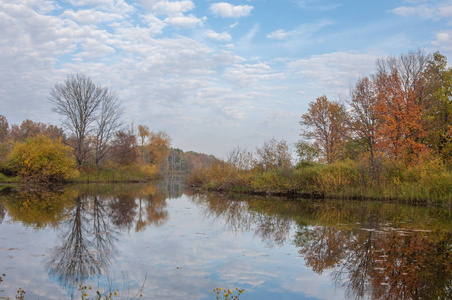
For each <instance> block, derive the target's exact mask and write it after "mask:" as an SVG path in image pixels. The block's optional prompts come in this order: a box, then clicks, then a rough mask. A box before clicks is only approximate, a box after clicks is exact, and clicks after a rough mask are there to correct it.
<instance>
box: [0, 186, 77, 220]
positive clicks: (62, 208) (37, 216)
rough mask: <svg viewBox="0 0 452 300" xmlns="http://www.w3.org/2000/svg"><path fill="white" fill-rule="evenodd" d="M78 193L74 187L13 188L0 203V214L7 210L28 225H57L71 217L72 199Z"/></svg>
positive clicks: (0, 217)
mask: <svg viewBox="0 0 452 300" xmlns="http://www.w3.org/2000/svg"><path fill="white" fill-rule="evenodd" d="M76 195H77V191H76V190H74V189H63V190H49V189H31V188H24V189H16V188H11V189H8V192H7V193H6V192H5V195H3V196H2V198H3V199H4V200H3V201H2V204H0V215H2V216H3V217H4V216H5V210H7V211H8V214H9V216H10V217H11V219H12V220H13V221H21V222H23V223H24V224H25V225H27V226H32V227H33V228H42V227H45V226H48V225H50V226H52V227H57V226H58V224H59V222H61V221H62V220H64V219H66V218H68V217H69V215H70V211H71V209H72V206H73V202H72V199H73V198H74V197H75V196H76ZM2 211H3V212H2ZM2 216H0V219H2V218H3V217H2ZM0 221H1V220H0ZM0 223H1V222H0Z"/></svg>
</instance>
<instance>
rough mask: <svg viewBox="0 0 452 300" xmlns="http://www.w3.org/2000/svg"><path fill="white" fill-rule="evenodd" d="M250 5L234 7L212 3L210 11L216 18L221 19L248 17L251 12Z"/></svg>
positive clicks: (228, 4) (225, 3) (223, 3)
mask: <svg viewBox="0 0 452 300" xmlns="http://www.w3.org/2000/svg"><path fill="white" fill-rule="evenodd" d="M253 8H254V7H253V6H250V5H237V6H234V5H232V4H230V3H227V2H220V3H213V4H212V5H210V11H211V12H212V13H213V14H214V15H217V16H220V17H223V18H239V17H246V16H248V15H249V14H250V13H251V11H252V10H253Z"/></svg>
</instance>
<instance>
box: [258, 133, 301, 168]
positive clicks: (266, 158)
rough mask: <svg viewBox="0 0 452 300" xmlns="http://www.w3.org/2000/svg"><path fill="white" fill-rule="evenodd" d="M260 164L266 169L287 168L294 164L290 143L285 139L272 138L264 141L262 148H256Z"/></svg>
mask: <svg viewBox="0 0 452 300" xmlns="http://www.w3.org/2000/svg"><path fill="white" fill-rule="evenodd" d="M256 153H257V156H258V164H259V165H261V166H262V167H263V168H264V169H265V170H267V171H268V170H280V169H287V168H290V167H291V166H292V157H291V155H290V151H289V144H288V143H287V142H286V141H285V140H283V139H282V140H280V141H278V140H277V139H275V138H271V139H270V140H269V141H266V142H264V145H262V147H260V148H256Z"/></svg>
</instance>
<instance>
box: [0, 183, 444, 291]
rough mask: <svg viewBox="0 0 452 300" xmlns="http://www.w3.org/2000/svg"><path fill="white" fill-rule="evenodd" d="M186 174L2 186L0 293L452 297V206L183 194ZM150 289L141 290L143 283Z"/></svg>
mask: <svg viewBox="0 0 452 300" xmlns="http://www.w3.org/2000/svg"><path fill="white" fill-rule="evenodd" d="M182 187H183V183H181V182H173V181H165V182H162V183H160V184H159V185H115V186H109V185H100V186H93V185H86V186H71V187H65V188H62V189H60V190H58V191H42V190H37V189H33V188H31V189H30V188H29V189H23V188H21V189H19V188H12V189H10V188H6V189H5V188H4V189H3V190H1V191H0V194H1V196H0V276H1V274H2V273H3V274H5V276H2V277H3V281H2V282H0V298H1V297H14V295H15V293H16V290H17V289H18V288H23V289H24V290H25V291H26V297H25V299H70V298H73V299H80V298H81V297H80V295H81V292H80V291H79V290H78V286H79V285H91V286H92V287H93V289H94V290H99V291H101V292H104V291H106V290H108V289H114V290H119V292H120V293H122V295H125V294H127V293H128V294H129V295H130V296H132V295H135V294H136V293H141V294H142V295H143V299H215V294H214V293H213V292H212V290H213V289H214V288H217V287H222V288H230V289H235V288H236V287H238V288H244V289H245V292H244V294H243V295H241V297H240V299H450V298H452V256H451V254H452V249H451V248H452V212H451V210H450V209H449V208H441V207H419V206H408V205H397V204H393V203H384V202H370V201H362V202H356V201H341V200H336V201H333V200H325V201H321V200H316V201H314V200H292V201H290V200H287V199H280V198H259V197H233V198H231V197H227V196H225V195H218V194H190V193H186V194H184V193H183V188H182ZM141 287H142V289H141V291H140V288H141Z"/></svg>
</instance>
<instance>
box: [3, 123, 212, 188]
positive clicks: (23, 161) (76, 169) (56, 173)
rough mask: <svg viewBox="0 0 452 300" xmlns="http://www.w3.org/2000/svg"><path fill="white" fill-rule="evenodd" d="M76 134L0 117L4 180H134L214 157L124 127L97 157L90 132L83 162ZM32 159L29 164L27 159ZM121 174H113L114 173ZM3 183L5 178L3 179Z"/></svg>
mask: <svg viewBox="0 0 452 300" xmlns="http://www.w3.org/2000/svg"><path fill="white" fill-rule="evenodd" d="M74 139H75V138H74V136H69V137H68V136H67V134H66V133H65V132H64V130H63V128H61V127H58V126H56V125H52V124H49V123H47V124H46V123H42V122H34V121H32V120H29V119H26V120H25V121H23V122H22V123H21V124H20V125H18V124H11V125H9V123H8V121H7V118H6V117H5V116H3V115H0V177H2V176H3V177H2V178H0V179H3V181H7V178H6V177H5V176H8V177H14V176H20V177H21V179H24V180H26V181H34V182H42V183H49V182H54V181H57V182H59V181H68V180H69V181H71V180H75V181H88V182H89V181H135V180H148V179H153V178H157V177H159V176H160V175H161V174H162V173H167V172H181V173H187V172H190V171H192V170H195V169H199V168H202V167H204V166H206V165H209V164H210V163H211V162H212V161H213V160H215V159H216V158H215V157H214V156H213V155H207V154H204V153H198V152H195V151H183V150H181V149H179V148H172V147H171V138H170V137H169V135H168V134H166V133H165V132H163V131H158V132H152V131H150V130H149V127H148V126H145V125H138V126H137V128H131V127H129V128H121V129H119V130H117V131H116V132H115V133H114V135H113V136H112V138H111V140H110V142H109V143H108V144H107V145H106V147H107V148H108V149H105V150H104V151H105V154H104V155H103V156H102V158H101V159H97V160H96V157H95V143H94V142H93V140H94V139H95V137H93V136H87V141H88V142H87V143H86V145H85V146H86V149H85V154H84V159H83V162H82V163H80V164H79V163H77V160H76V158H75V155H74V151H75V145H76V142H75V141H74ZM27 161H28V162H27ZM115 170H116V171H120V172H119V175H118V174H117V175H116V176H113V178H112V177H111V176H109V174H110V175H111V174H112V173H113V172H114V171H115ZM0 181H2V180H0Z"/></svg>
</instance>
